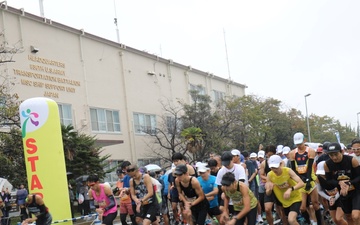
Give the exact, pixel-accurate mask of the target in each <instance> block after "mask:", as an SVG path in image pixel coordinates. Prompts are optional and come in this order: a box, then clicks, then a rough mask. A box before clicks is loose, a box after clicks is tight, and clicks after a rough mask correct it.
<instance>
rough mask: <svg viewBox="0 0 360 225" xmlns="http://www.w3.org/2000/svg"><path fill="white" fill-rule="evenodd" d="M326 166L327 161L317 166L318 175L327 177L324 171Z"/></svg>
mask: <svg viewBox="0 0 360 225" xmlns="http://www.w3.org/2000/svg"><path fill="white" fill-rule="evenodd" d="M324 164H325V161H321V162H319V163H318V164H317V169H316V173H315V174H316V175H325V169H324Z"/></svg>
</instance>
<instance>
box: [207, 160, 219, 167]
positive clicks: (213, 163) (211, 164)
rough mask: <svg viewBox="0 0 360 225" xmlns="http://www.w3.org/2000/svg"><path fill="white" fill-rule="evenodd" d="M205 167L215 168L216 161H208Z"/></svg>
mask: <svg viewBox="0 0 360 225" xmlns="http://www.w3.org/2000/svg"><path fill="white" fill-rule="evenodd" d="M207 166H208V167H213V166H217V161H216V160H215V159H209V161H208V164H207Z"/></svg>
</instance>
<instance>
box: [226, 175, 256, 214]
mask: <svg viewBox="0 0 360 225" xmlns="http://www.w3.org/2000/svg"><path fill="white" fill-rule="evenodd" d="M225 194H226V196H228V197H229V198H231V200H232V201H233V205H234V210H235V211H237V212H240V211H241V210H243V208H244V202H243V196H242V194H241V192H240V185H239V182H238V183H237V190H236V191H235V192H234V193H231V192H230V191H225ZM249 196H250V208H251V209H253V208H255V207H256V206H257V199H256V197H255V196H254V193H253V192H252V191H251V190H250V189H249Z"/></svg>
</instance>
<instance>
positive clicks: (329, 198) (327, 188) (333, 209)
mask: <svg viewBox="0 0 360 225" xmlns="http://www.w3.org/2000/svg"><path fill="white" fill-rule="evenodd" d="M324 164H325V161H321V162H319V164H318V165H317V169H316V175H317V177H318V184H317V186H318V192H319V195H320V196H321V197H322V198H323V199H325V200H326V203H327V205H328V209H329V212H330V216H331V218H332V220H333V221H334V223H335V224H337V225H347V222H346V221H345V220H344V212H343V210H342V209H341V204H340V199H339V197H340V193H339V191H338V189H337V187H335V188H334V187H332V186H331V185H329V184H327V182H326V180H325V170H324Z"/></svg>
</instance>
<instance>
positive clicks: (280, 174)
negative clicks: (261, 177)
mask: <svg viewBox="0 0 360 225" xmlns="http://www.w3.org/2000/svg"><path fill="white" fill-rule="evenodd" d="M281 162H282V159H281V157H280V156H278V155H272V156H271V157H270V158H269V160H268V163H269V167H270V169H271V171H270V172H269V173H268V174H267V180H266V184H265V189H266V194H267V195H270V194H271V193H272V192H274V194H275V196H276V198H277V199H278V200H279V201H280V202H281V204H282V206H283V208H284V213H285V215H286V216H287V218H288V222H289V224H290V225H298V224H299V223H298V222H297V220H296V218H297V216H298V212H299V211H300V206H301V200H302V198H301V192H300V191H299V189H301V188H302V187H304V185H305V184H304V182H303V181H302V180H301V178H300V177H299V176H298V175H296V173H295V172H294V171H293V170H292V169H290V168H288V167H281V166H280V164H281Z"/></svg>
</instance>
